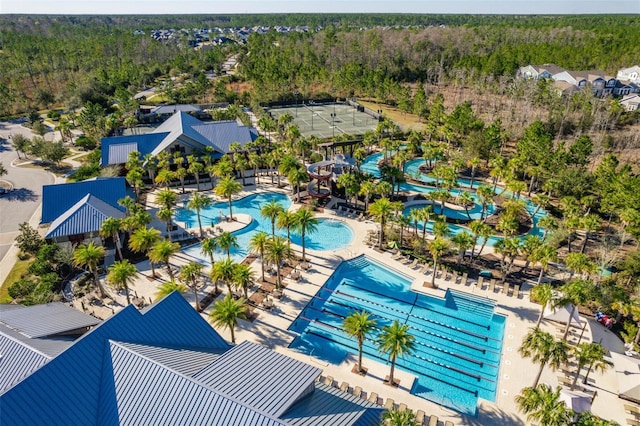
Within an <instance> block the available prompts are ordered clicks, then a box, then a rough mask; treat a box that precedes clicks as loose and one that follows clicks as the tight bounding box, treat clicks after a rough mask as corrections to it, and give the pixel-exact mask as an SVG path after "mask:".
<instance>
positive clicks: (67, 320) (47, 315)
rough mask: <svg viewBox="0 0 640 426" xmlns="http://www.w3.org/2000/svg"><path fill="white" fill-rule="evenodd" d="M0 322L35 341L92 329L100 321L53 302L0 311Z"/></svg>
mask: <svg viewBox="0 0 640 426" xmlns="http://www.w3.org/2000/svg"><path fill="white" fill-rule="evenodd" d="M0 322H2V323H4V324H5V325H7V326H8V327H11V328H13V329H14V330H16V331H19V332H20V333H22V334H24V335H25V336H27V337H30V338H32V339H33V338H37V337H45V336H53V335H56V334H62V333H67V332H69V331H73V330H78V329H82V328H85V327H91V326H94V325H96V324H99V323H100V320H99V319H97V318H94V317H92V316H90V315H87V314H84V313H82V312H80V311H78V310H76V309H74V308H72V307H70V306H67V305H65V304H63V303H58V302H53V303H47V304H44V305H34V306H29V307H27V308H24V309H13V310H10V311H2V310H0Z"/></svg>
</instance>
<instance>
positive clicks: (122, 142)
mask: <svg viewBox="0 0 640 426" xmlns="http://www.w3.org/2000/svg"><path fill="white" fill-rule="evenodd" d="M257 138H258V131H257V129H255V128H253V127H247V126H244V125H242V124H238V122H236V121H215V122H210V123H209V122H207V123H205V122H203V121H200V120H198V119H197V118H195V117H193V116H191V115H190V114H187V113H186V112H183V111H177V112H176V113H175V114H173V115H172V116H171V117H170V118H169V119H168V120H166V121H165V122H164V123H162V124H161V125H160V126H159V127H157V128H156V129H154V130H153V131H152V132H151V133H147V134H143V135H129V136H116V137H109V138H102V146H101V149H102V159H101V164H102V165H103V166H106V165H110V164H123V163H126V161H127V158H128V156H129V153H130V152H134V151H136V152H139V153H140V155H141V156H145V155H147V154H149V155H152V156H155V155H158V154H159V153H160V152H162V151H167V152H169V153H171V154H173V153H175V152H181V153H183V154H184V155H189V154H191V153H198V152H202V151H204V150H205V148H207V147H210V148H212V149H213V152H214V153H213V157H214V158H219V157H221V156H222V155H224V154H228V153H229V152H230V149H229V147H230V146H231V144H232V143H234V142H238V143H239V144H240V146H244V145H246V144H247V143H249V142H253V141H255V140H256V139H257Z"/></svg>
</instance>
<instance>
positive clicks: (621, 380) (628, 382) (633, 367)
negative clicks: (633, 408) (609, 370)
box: [611, 352, 640, 404]
mask: <svg viewBox="0 0 640 426" xmlns="http://www.w3.org/2000/svg"><path fill="white" fill-rule="evenodd" d="M611 359H612V360H613V365H614V368H615V371H616V377H617V379H618V397H619V398H622V399H626V400H627V401H631V402H635V403H636V404H640V359H639V358H633V357H630V356H626V355H624V354H619V353H617V352H611Z"/></svg>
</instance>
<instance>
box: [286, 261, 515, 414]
mask: <svg viewBox="0 0 640 426" xmlns="http://www.w3.org/2000/svg"><path fill="white" fill-rule="evenodd" d="M410 287H411V278H410V277H408V276H405V275H402V274H400V273H398V272H396V271H393V270H391V269H389V268H388V267H386V266H384V265H381V264H379V263H377V262H376V261H374V260H373V259H371V258H369V257H367V256H364V255H362V256H359V257H356V258H354V259H351V260H349V261H345V262H342V263H341V264H340V266H339V267H338V268H337V269H336V270H335V272H334V273H333V275H332V276H331V277H330V278H329V279H328V280H327V282H326V283H325V285H324V286H323V287H322V288H321V289H320V291H319V292H318V293H317V295H316V296H314V298H313V299H312V300H311V301H310V302H309V303H308V304H307V306H306V307H305V308H304V310H303V311H302V312H301V313H300V315H299V316H298V317H297V318H296V320H295V321H294V322H293V323H292V324H291V326H290V328H289V329H290V330H292V331H295V332H297V333H299V336H298V337H296V338H295V339H294V341H293V342H292V343H291V345H290V347H291V348H293V349H296V350H298V351H301V352H304V353H307V354H310V355H313V356H315V357H318V358H321V359H324V360H326V361H328V362H331V363H334V364H340V363H341V362H342V361H344V359H345V357H346V356H347V354H349V353H352V354H357V343H356V341H355V340H354V339H353V338H352V337H350V336H348V335H347V334H346V333H344V332H343V331H342V321H343V318H344V317H345V316H348V315H349V314H351V313H352V312H353V311H354V310H363V309H364V310H366V311H368V312H371V313H372V314H373V317H374V318H375V319H376V320H377V323H378V327H382V326H384V325H387V324H390V323H391V322H392V321H393V320H395V319H398V320H400V322H401V323H406V324H409V326H410V330H411V332H412V334H414V336H415V337H416V345H415V349H414V351H413V352H412V353H411V354H410V355H408V356H403V357H401V358H399V359H398V360H397V363H396V366H397V368H398V369H400V370H403V371H406V372H408V373H410V374H413V375H415V376H416V380H415V381H414V383H413V386H412V389H411V393H412V394H414V395H417V396H420V397H422V398H425V399H427V400H430V401H433V402H436V403H438V404H441V405H444V406H446V407H449V408H452V409H455V410H457V411H459V412H462V413H465V414H469V415H475V414H476V411H477V404H478V398H484V399H487V400H489V401H495V397H496V388H497V382H498V371H499V367H500V353H501V350H502V339H503V334H504V325H505V317H504V316H502V315H498V314H496V313H495V312H494V306H495V302H494V301H492V300H490V299H487V298H483V297H478V296H474V295H469V294H466V293H462V292H459V291H455V290H448V291H447V292H446V295H445V298H444V299H440V298H437V297H431V296H427V295H424V294H419V293H415V292H413V291H411V290H410ZM375 338H376V336H375V335H374V336H370V337H369V338H368V339H367V340H366V342H365V344H364V355H365V357H367V358H370V359H375V360H376V361H378V362H382V363H386V364H387V365H388V359H387V356H386V355H384V354H382V353H380V352H378V350H377V345H376V343H375ZM364 364H365V367H366V361H364ZM377 374H379V375H384V374H387V373H384V372H377Z"/></svg>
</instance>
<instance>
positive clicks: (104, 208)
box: [45, 194, 125, 238]
mask: <svg viewBox="0 0 640 426" xmlns="http://www.w3.org/2000/svg"><path fill="white" fill-rule="evenodd" d="M124 216H125V214H124V212H122V211H120V210H118V209H116V208H115V207H113V206H110V205H109V204H107V203H105V202H104V201H102V200H101V199H99V198H98V197H95V196H93V195H91V194H87V195H86V196H85V197H84V198H83V199H82V200H80V201H78V202H77V203H76V204H74V205H73V206H72V207H70V208H69V210H67V211H66V212H64V213H63V214H62V215H60V216H58V218H57V219H56V220H54V221H53V222H52V223H51V225H50V226H49V230H48V231H47V234H46V235H45V238H56V237H65V236H69V235H77V234H86V233H91V232H98V231H99V230H100V227H101V226H102V222H104V221H105V219H107V218H109V217H116V218H123V217H124Z"/></svg>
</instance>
